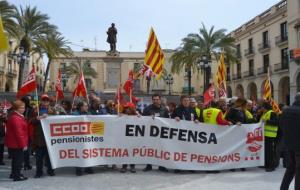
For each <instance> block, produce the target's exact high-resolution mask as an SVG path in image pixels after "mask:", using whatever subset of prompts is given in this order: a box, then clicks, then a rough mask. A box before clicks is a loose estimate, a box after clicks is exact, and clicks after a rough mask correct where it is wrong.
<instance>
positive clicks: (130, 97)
mask: <svg viewBox="0 0 300 190" xmlns="http://www.w3.org/2000/svg"><path fill="white" fill-rule="evenodd" d="M129 95H130V96H129V99H130V103H132V89H131V88H130V93H129Z"/></svg>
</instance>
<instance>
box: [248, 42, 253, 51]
mask: <svg viewBox="0 0 300 190" xmlns="http://www.w3.org/2000/svg"><path fill="white" fill-rule="evenodd" d="M248 49H249V53H250V54H251V53H253V39H252V38H250V39H249V40H248Z"/></svg>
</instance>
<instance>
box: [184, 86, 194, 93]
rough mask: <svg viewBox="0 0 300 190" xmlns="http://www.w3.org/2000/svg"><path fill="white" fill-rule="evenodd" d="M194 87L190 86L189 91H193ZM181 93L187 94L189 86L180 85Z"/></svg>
mask: <svg viewBox="0 0 300 190" xmlns="http://www.w3.org/2000/svg"><path fill="white" fill-rule="evenodd" d="M194 92H195V89H194V87H191V93H194ZM182 93H184V94H188V93H189V87H182Z"/></svg>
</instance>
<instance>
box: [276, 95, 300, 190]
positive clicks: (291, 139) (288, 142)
mask: <svg viewBox="0 0 300 190" xmlns="http://www.w3.org/2000/svg"><path fill="white" fill-rule="evenodd" d="M299 123H300V93H298V94H297V95H296V97H295V102H294V103H293V105H292V106H291V107H289V108H286V109H284V110H283V113H282V115H281V117H280V123H279V126H280V128H281V129H282V131H283V140H284V144H285V148H286V149H287V150H288V159H287V160H288V161H287V166H286V171H285V174H284V177H283V179H282V182H281V186H280V190H288V189H289V185H290V183H291V182H292V180H293V178H294V176H295V189H300V141H299V139H300V127H299Z"/></svg>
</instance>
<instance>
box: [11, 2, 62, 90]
mask: <svg viewBox="0 0 300 190" xmlns="http://www.w3.org/2000/svg"><path fill="white" fill-rule="evenodd" d="M14 18H15V19H16V21H17V25H18V27H17V29H18V33H19V36H18V40H19V47H20V48H22V49H23V50H24V52H25V53H27V54H30V53H31V51H32V48H34V47H35V48H39V47H38V45H39V44H38V40H39V39H40V38H41V37H46V36H48V35H50V34H53V33H56V31H57V27H56V26H55V25H52V24H49V22H48V21H49V17H48V15H46V14H43V13H41V12H40V11H38V10H37V8H36V7H33V8H31V7H30V6H26V7H25V9H23V8H22V7H20V9H17V8H15V16H14ZM23 72H24V63H22V62H21V63H20V69H19V80H18V87H19V88H20V86H21V83H22V78H23Z"/></svg>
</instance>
